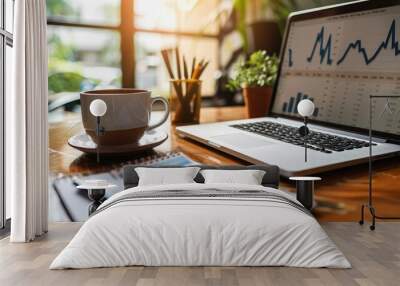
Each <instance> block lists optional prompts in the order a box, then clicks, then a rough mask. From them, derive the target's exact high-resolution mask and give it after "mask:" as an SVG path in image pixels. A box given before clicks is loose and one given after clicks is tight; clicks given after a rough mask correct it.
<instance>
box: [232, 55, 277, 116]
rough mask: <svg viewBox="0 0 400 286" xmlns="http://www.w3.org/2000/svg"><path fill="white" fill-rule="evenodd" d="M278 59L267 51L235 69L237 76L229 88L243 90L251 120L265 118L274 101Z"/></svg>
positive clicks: (251, 57)
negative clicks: (273, 94)
mask: <svg viewBox="0 0 400 286" xmlns="http://www.w3.org/2000/svg"><path fill="white" fill-rule="evenodd" d="M278 62H279V60H278V58H277V57H276V56H275V55H273V56H269V55H268V54H267V52H265V51H257V52H255V53H253V54H251V55H250V58H249V59H248V60H247V61H245V62H243V63H239V64H238V65H237V66H236V67H235V75H234V76H233V78H232V79H231V80H230V81H229V83H228V85H227V87H228V88H229V89H231V90H239V89H242V90H243V97H244V101H245V105H246V107H247V114H248V117H249V118H254V117H261V116H265V115H266V114H267V112H268V110H269V106H270V103H271V99H272V89H273V86H274V84H275V80H276V76H277V72H278Z"/></svg>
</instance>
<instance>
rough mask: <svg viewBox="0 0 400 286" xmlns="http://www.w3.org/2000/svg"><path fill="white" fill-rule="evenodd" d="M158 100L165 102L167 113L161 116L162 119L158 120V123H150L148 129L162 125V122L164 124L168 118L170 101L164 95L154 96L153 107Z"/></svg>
mask: <svg viewBox="0 0 400 286" xmlns="http://www.w3.org/2000/svg"><path fill="white" fill-rule="evenodd" d="M156 101H161V102H162V103H163V104H164V107H165V113H164V116H163V118H161V120H160V121H159V122H157V123H155V124H153V125H149V127H148V128H147V130H151V129H154V128H156V127H158V126H160V125H161V124H163V123H164V122H165V121H167V119H168V115H169V104H168V101H167V100H166V99H165V98H164V97H161V96H158V97H153V98H152V99H151V106H152V107H153V104H154V102H156Z"/></svg>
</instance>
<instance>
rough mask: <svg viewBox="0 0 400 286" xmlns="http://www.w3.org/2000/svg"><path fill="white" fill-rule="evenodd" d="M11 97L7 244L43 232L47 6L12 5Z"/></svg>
mask: <svg viewBox="0 0 400 286" xmlns="http://www.w3.org/2000/svg"><path fill="white" fill-rule="evenodd" d="M14 19H15V23H14V27H15V28H14V48H13V52H14V70H13V94H12V96H11V97H8V98H6V107H7V110H6V187H7V188H10V191H11V237H10V241H12V242H28V241H31V240H33V239H35V237H36V236H40V235H42V234H43V233H44V232H47V226H48V220H47V217H48V192H47V189H48V183H47V176H48V153H47V152H48V151H47V150H48V127H47V39H46V1H45V0H17V1H15V18H14Z"/></svg>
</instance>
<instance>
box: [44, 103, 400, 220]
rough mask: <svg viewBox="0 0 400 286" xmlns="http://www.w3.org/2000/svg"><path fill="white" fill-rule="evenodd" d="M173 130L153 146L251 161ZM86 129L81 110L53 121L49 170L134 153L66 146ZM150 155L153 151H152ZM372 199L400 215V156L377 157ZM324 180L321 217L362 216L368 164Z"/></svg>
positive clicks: (211, 160) (385, 211) (92, 166)
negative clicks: (102, 153)
mask: <svg viewBox="0 0 400 286" xmlns="http://www.w3.org/2000/svg"><path fill="white" fill-rule="evenodd" d="M244 117H245V111H244V108H243V107H222V108H221V107H220V108H203V109H202V113H201V122H203V123H204V122H216V121H225V120H235V119H241V118H244ZM163 128H165V129H166V130H170V132H169V134H170V136H169V138H168V140H167V141H166V142H164V143H163V144H162V145H160V146H158V147H157V148H155V152H163V153H165V152H170V151H176V150H179V151H182V152H184V153H185V154H186V155H188V156H189V157H191V158H192V159H193V160H195V161H197V162H199V163H204V164H216V165H226V164H235V165H236V164H242V165H244V164H248V163H246V162H244V161H241V160H238V159H236V158H234V157H232V156H229V155H226V154H224V153H221V152H219V151H216V150H214V149H211V148H209V147H206V146H203V145H200V144H197V143H196V142H193V141H188V140H185V139H182V138H179V137H178V136H176V135H175V132H174V127H172V126H170V124H166V125H165V126H164V127H163ZM81 130H82V124H81V117H80V115H79V114H78V115H77V114H70V115H67V116H66V118H65V119H64V120H63V121H62V122H59V123H51V124H50V126H49V140H50V142H49V147H50V150H49V158H50V172H51V173H53V174H57V173H63V174H73V173H81V172H91V171H96V170H105V169H107V168H110V167H111V166H114V165H115V164H117V163H121V162H124V161H127V160H130V159H134V158H135V157H134V156H131V157H130V158H126V157H124V158H120V159H113V160H110V159H106V160H102V163H101V164H97V163H96V160H95V158H93V157H90V156H86V155H84V154H83V153H82V152H80V151H78V150H75V149H73V148H72V147H70V146H68V144H67V140H68V138H69V137H71V136H72V135H74V134H76V133H78V132H80V131H81ZM148 155H151V153H149V154H148ZM374 170H375V172H374V180H373V184H374V203H375V204H376V207H377V212H378V214H379V215H381V216H400V160H399V158H394V159H389V160H384V161H379V162H376V163H374ZM318 176H320V177H321V178H322V181H320V182H317V183H316V197H317V200H318V204H319V207H318V208H317V209H316V210H315V215H316V217H317V218H318V219H319V220H323V221H358V220H359V208H360V205H361V204H362V203H364V202H366V201H367V191H368V166H367V165H365V164H364V165H359V166H354V167H350V168H345V169H341V170H337V171H332V172H329V173H323V174H318ZM281 188H282V189H286V190H290V191H294V189H295V183H294V182H290V181H289V180H287V179H282V182H281Z"/></svg>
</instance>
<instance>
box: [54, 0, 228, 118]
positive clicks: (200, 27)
mask: <svg viewBox="0 0 400 286" xmlns="http://www.w3.org/2000/svg"><path fill="white" fill-rule="evenodd" d="M219 2H220V0H201V1H200V0H85V1H82V0H47V23H48V47H49V101H51V102H54V101H57V99H58V98H60V97H63V98H64V99H65V98H68V97H70V99H71V101H73V100H75V101H76V106H75V107H72V109H73V110H75V109H79V104H78V102H79V100H78V98H79V97H78V93H79V91H81V90H85V89H86V90H87V89H97V88H112V87H137V88H147V89H152V90H153V91H154V93H155V94H158V95H167V94H168V92H169V86H168V85H169V79H168V77H167V73H166V71H165V68H164V63H163V62H162V59H161V55H160V49H161V48H171V47H176V46H178V47H179V48H180V49H181V53H182V54H185V55H186V56H187V57H188V59H191V58H192V57H194V56H196V57H197V58H198V59H202V58H204V59H206V60H209V61H210V65H209V67H208V68H207V70H206V72H205V74H204V75H203V79H204V86H203V94H204V95H214V94H215V83H214V80H213V78H214V73H215V71H216V70H217V68H218V29H219V24H218V21H217V20H215V19H216V18H217V17H215V15H213V14H212V13H210V12H209V11H216V10H217V9H216V8H217V5H218V4H219ZM61 102H66V101H65V100H64V101H61ZM67 102H68V100H67ZM49 106H50V107H49V111H52V110H53V109H52V106H53V105H52V103H50V105H49ZM54 106H55V108H57V107H58V105H57V104H55V105H54ZM68 108H70V109H71V105H68ZM70 109H68V110H70ZM50 120H51V117H50Z"/></svg>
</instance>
